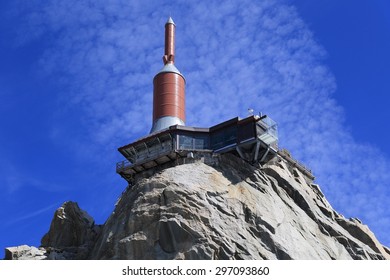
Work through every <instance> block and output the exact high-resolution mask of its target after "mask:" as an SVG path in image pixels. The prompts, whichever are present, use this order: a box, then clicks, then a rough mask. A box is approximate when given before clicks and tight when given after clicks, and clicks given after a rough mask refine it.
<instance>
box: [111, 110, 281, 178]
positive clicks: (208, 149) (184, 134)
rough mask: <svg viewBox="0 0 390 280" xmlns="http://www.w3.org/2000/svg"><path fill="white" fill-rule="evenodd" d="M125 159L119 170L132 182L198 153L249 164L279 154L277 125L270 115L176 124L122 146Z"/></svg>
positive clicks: (265, 160)
mask: <svg viewBox="0 0 390 280" xmlns="http://www.w3.org/2000/svg"><path fill="white" fill-rule="evenodd" d="M118 150H119V152H120V153H121V154H122V155H123V156H124V157H125V158H126V160H124V161H121V162H118V163H117V165H116V172H117V173H118V174H120V175H121V176H122V177H123V178H124V179H126V180H127V181H128V182H130V181H131V180H132V178H133V176H134V175H135V174H137V173H140V172H143V171H145V170H148V169H151V168H154V167H157V166H160V165H163V164H165V163H168V162H171V161H174V160H176V159H177V158H183V157H189V156H191V152H197V153H201V152H203V153H217V154H223V153H228V152H229V153H234V154H237V155H238V156H240V157H241V158H242V159H244V160H246V161H248V162H250V163H255V162H259V163H263V162H267V161H268V160H270V159H271V158H273V157H274V156H275V155H276V154H277V150H278V133H277V124H276V123H275V122H274V121H273V120H272V119H270V118H269V117H267V116H256V115H252V116H249V117H247V118H244V119H240V118H238V117H236V118H233V119H230V120H228V121H225V122H223V123H220V124H218V125H215V126H212V127H210V128H198V127H190V126H181V125H174V126H170V127H169V128H167V129H165V130H161V131H158V132H156V133H153V134H150V135H148V136H146V137H144V138H141V139H138V140H137V141H135V142H133V143H131V144H128V145H126V146H123V147H120V148H119V149H118Z"/></svg>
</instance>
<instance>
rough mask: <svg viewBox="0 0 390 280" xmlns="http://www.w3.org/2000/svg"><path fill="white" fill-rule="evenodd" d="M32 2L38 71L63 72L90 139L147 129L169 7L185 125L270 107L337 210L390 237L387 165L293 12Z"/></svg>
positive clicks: (227, 4) (277, 6)
mask: <svg viewBox="0 0 390 280" xmlns="http://www.w3.org/2000/svg"><path fill="white" fill-rule="evenodd" d="M32 2H33V1H32ZM157 5H158V6H157ZM161 7H164V9H163V10H162V11H161ZM29 9H31V10H32V11H33V12H32V13H30V14H29V15H28V16H27V17H26V23H28V25H29V26H30V28H31V29H32V30H33V31H32V32H31V34H33V36H32V38H31V39H34V38H36V37H37V36H50V39H51V44H50V46H51V47H50V48H49V49H47V50H46V52H45V53H44V55H43V56H42V58H41V61H40V69H41V70H42V71H44V72H45V73H46V74H48V75H50V76H51V77H56V78H58V77H61V78H58V82H60V81H61V82H62V83H63V85H64V88H66V89H67V91H64V92H62V102H61V103H62V104H68V106H79V107H80V108H81V109H82V112H83V113H82V115H81V116H82V119H83V125H84V127H85V129H86V130H87V131H86V133H87V135H88V141H89V143H93V144H94V145H95V146H96V147H99V148H101V149H102V150H103V151H104V150H106V149H107V148H109V149H114V148H115V147H117V146H119V145H122V144H125V143H127V142H128V141H129V140H131V139H134V138H136V137H137V136H140V135H143V134H146V133H148V131H149V129H150V126H151V108H152V107H151V104H152V77H153V75H154V74H155V73H156V72H157V71H158V70H159V69H160V68H161V66H162V63H161V59H160V58H161V56H162V54H163V26H164V23H165V20H166V18H167V15H169V14H171V15H172V16H173V17H174V19H175V21H176V24H177V58H176V61H177V67H178V68H179V69H180V70H181V71H182V72H183V73H184V75H185V77H186V79H187V108H188V110H187V117H188V120H187V124H188V125H195V126H210V125H212V124H215V123H218V122H219V121H222V120H225V119H228V118H231V117H234V116H236V115H240V116H244V115H245V114H246V110H247V108H255V109H257V110H261V111H263V112H266V113H267V114H269V115H271V116H272V117H273V118H274V119H275V120H277V121H278V123H279V128H280V141H281V145H282V146H284V147H287V148H288V149H290V150H291V151H292V153H293V155H295V156H296V157H297V158H299V159H301V160H302V161H304V162H305V163H306V164H307V165H309V166H310V167H311V168H312V169H313V171H314V173H315V175H316V176H317V178H318V181H319V182H320V183H321V184H322V188H323V189H324V191H325V193H326V194H327V197H328V198H329V200H330V201H331V202H332V204H333V205H334V206H335V208H336V209H338V210H339V211H341V212H343V213H345V215H346V216H359V217H361V218H362V219H363V221H364V222H365V223H368V224H369V225H370V227H371V228H373V229H374V231H376V232H377V235H378V236H379V237H380V239H381V240H382V241H383V242H386V243H387V244H390V237H389V236H388V235H387V234H386V233H387V232H389V231H390V221H389V219H387V218H386V217H389V216H390V209H389V208H388V207H387V204H388V201H389V199H390V193H389V191H388V190H387V188H386V186H388V185H389V184H390V176H389V175H388V174H389V170H390V168H389V167H390V161H389V159H388V158H385V157H384V156H383V155H382V154H381V152H380V150H378V149H377V148H375V147H372V146H370V145H366V144H362V143H359V142H358V141H356V140H355V139H354V138H353V137H352V136H351V134H350V133H349V132H348V129H346V123H345V120H344V112H343V109H342V108H341V107H340V106H339V105H338V104H337V103H336V101H335V100H334V99H333V97H332V95H333V94H334V92H335V90H336V88H337V86H336V81H335V78H334V76H333V75H332V73H331V72H330V70H329V68H328V67H327V65H326V51H325V50H324V49H323V48H322V47H321V46H320V45H319V44H318V43H317V42H316V40H315V38H314V37H313V34H312V33H311V31H310V30H309V29H308V27H307V26H306V24H305V23H304V22H303V21H302V19H301V18H300V17H299V15H298V14H297V12H296V10H295V8H294V7H292V6H289V5H286V4H284V1H277V0H265V1H245V0H243V1H233V0H231V1H224V2H223V4H221V2H220V1H204V2H200V1H185V2H184V1H161V2H159V3H158V4H157V3H155V2H153V1H60V2H59V1H45V3H44V4H43V3H42V2H40V1H38V2H36V3H34V7H32V6H31V7H29ZM23 40H24V41H26V40H28V35H24V37H23ZM70 104H72V105H70ZM57 129H59V128H57ZM58 135H59V136H58V137H62V136H61V132H59V134H58ZM77 141H80V139H77ZM102 156H103V157H104V156H105V155H104V154H103V155H102ZM378 217H382V219H379V218H378Z"/></svg>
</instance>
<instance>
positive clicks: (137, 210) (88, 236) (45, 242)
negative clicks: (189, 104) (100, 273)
mask: <svg viewBox="0 0 390 280" xmlns="http://www.w3.org/2000/svg"><path fill="white" fill-rule="evenodd" d="M69 205H73V206H72V207H69ZM77 208H78V207H76V206H75V204H73V203H68V204H65V206H64V207H62V208H60V209H58V210H57V212H56V214H55V216H54V219H53V222H52V225H51V227H50V231H49V233H48V234H46V235H45V236H44V238H43V239H42V248H40V250H41V251H42V252H44V253H43V254H41V255H39V254H35V255H36V256H39V258H40V257H42V256H44V257H47V258H52V259H53V258H73V259H74V258H77V259H85V258H89V259H390V251H389V249H388V248H386V247H384V246H383V245H381V244H380V242H379V241H378V240H377V239H376V238H375V236H374V234H373V233H372V232H371V231H370V230H369V229H368V228H367V226H365V225H363V224H362V223H361V222H360V221H359V220H358V219H356V218H355V219H346V218H344V217H343V216H342V215H340V214H339V213H337V212H336V211H335V210H334V209H333V208H332V207H331V205H330V204H329V203H328V201H327V200H326V198H325V197H324V195H323V193H322V192H321V190H320V188H319V186H318V185H315V184H312V183H311V182H310V180H308V179H307V178H306V177H305V176H304V175H303V174H302V173H301V172H300V171H299V170H298V169H297V168H295V167H293V166H291V165H290V164H289V163H288V162H286V161H285V160H283V159H281V158H279V159H278V161H275V162H273V163H269V164H267V165H265V166H257V167H255V166H252V165H250V164H248V163H246V162H244V161H242V160H241V159H240V158H238V157H235V156H234V155H228V154H226V155H222V156H218V157H217V158H216V159H215V160H214V161H213V162H212V163H211V164H205V163H204V162H203V161H202V160H193V162H192V163H187V164H182V165H178V166H175V167H171V168H166V169H164V170H162V171H159V172H157V173H155V174H153V175H152V176H149V177H146V178H138V179H137V180H136V181H135V183H134V184H133V185H131V186H128V188H127V189H126V190H125V191H124V192H123V194H122V196H121V197H120V199H119V200H118V202H117V204H116V206H115V210H114V212H113V213H112V215H111V216H110V217H109V219H108V220H107V221H106V223H105V224H104V225H103V226H102V227H101V229H100V228H99V227H98V226H96V225H94V223H93V220H92V219H91V218H89V216H87V215H86V214H85V212H83V211H81V210H80V209H77ZM15 248H18V247H15ZM15 248H8V249H7V250H8V252H9V253H8V254H7V255H6V258H12V259H22V258H28V255H27V254H23V252H25V251H23V252H21V251H18V250H16V249H15ZM35 249H36V248H35ZM23 250H24V249H23ZM15 251H16V252H15ZM27 251H28V250H27ZM54 252H55V254H54ZM28 254H30V255H32V254H33V253H32V252H31V251H29V253H28ZM9 256H11V257H9ZM44 257H42V258H44Z"/></svg>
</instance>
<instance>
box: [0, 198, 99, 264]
mask: <svg viewBox="0 0 390 280" xmlns="http://www.w3.org/2000/svg"><path fill="white" fill-rule="evenodd" d="M100 228H101V226H98V225H95V221H94V219H93V218H92V217H91V216H90V215H88V213H87V212H85V211H83V210H81V209H80V207H79V206H78V204H77V203H75V202H71V201H68V202H65V203H64V204H63V205H62V206H61V207H60V208H58V209H57V210H56V211H55V213H54V217H53V220H52V222H51V225H50V229H49V232H48V233H46V234H45V235H44V236H43V238H42V240H41V246H40V247H39V248H35V247H30V246H27V245H23V246H18V247H11V248H6V253H5V259H51V260H56V259H60V260H64V259H86V258H87V256H88V254H89V252H90V250H91V248H92V246H93V245H94V243H95V241H96V238H97V236H98V233H99V232H100Z"/></svg>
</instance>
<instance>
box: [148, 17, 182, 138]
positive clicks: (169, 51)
mask: <svg viewBox="0 0 390 280" xmlns="http://www.w3.org/2000/svg"><path fill="white" fill-rule="evenodd" d="M163 62H164V67H163V68H162V69H161V70H160V72H158V73H157V75H156V76H155V77H154V79H153V126H152V129H151V131H150V133H154V132H157V131H160V130H163V129H165V128H168V127H170V126H172V125H177V124H178V125H185V119H186V116H185V83H186V82H185V79H184V76H183V75H182V74H181V73H180V71H179V70H177V68H176V67H175V65H174V62H175V23H174V22H173V20H172V18H171V17H170V18H169V19H168V21H167V23H166V24H165V52H164V56H163Z"/></svg>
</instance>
